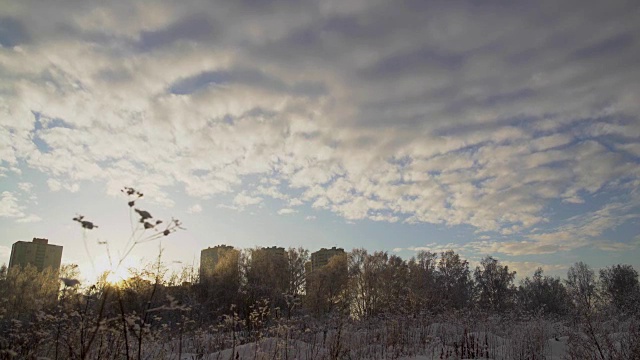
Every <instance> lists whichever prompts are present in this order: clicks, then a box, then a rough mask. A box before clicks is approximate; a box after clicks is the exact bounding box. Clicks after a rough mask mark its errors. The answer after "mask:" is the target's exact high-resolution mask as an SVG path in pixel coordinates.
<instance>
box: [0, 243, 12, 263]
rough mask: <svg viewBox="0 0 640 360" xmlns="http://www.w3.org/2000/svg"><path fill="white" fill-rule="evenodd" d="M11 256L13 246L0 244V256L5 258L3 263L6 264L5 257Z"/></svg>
mask: <svg viewBox="0 0 640 360" xmlns="http://www.w3.org/2000/svg"><path fill="white" fill-rule="evenodd" d="M10 256H11V248H10V247H8V246H4V245H0V258H1V259H3V260H2V263H3V264H6V263H5V261H6V260H4V259H9V258H10Z"/></svg>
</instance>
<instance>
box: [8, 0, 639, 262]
mask: <svg viewBox="0 0 640 360" xmlns="http://www.w3.org/2000/svg"><path fill="white" fill-rule="evenodd" d="M363 4H364V3H363ZM20 6H22V9H21V8H20ZM20 6H18V7H16V8H14V9H11V11H10V12H9V13H8V14H7V16H12V17H15V19H16V21H18V22H20V23H24V24H29V33H30V35H31V36H30V37H25V38H24V39H25V40H24V41H25V44H18V46H11V47H3V48H2V49H0V50H1V51H0V61H1V62H2V64H3V68H4V71H3V72H2V74H0V83H2V84H9V85H6V86H5V88H6V89H5V90H6V91H5V92H3V93H5V94H6V96H3V98H2V99H0V127H1V130H2V131H0V158H2V159H3V160H4V161H6V162H7V164H9V165H3V166H9V167H10V168H11V169H12V170H11V171H20V169H19V168H17V167H16V166H17V164H21V163H23V164H26V165H24V166H26V167H29V168H32V169H35V170H37V171H40V172H42V173H44V174H45V175H47V176H49V177H50V178H49V179H48V180H47V185H48V187H49V189H50V190H51V191H60V190H62V189H66V190H68V191H71V192H75V191H78V190H79V186H80V184H81V183H82V182H83V181H92V182H104V183H106V184H107V188H108V189H109V191H110V192H112V191H114V189H115V191H117V189H119V188H120V187H121V186H122V184H131V185H133V184H139V185H140V186H139V187H140V188H144V189H145V191H146V192H148V193H149V199H151V200H152V201H155V202H157V203H160V204H163V205H164V206H167V207H169V206H172V205H173V202H172V201H171V200H170V199H169V196H168V193H167V189H169V188H172V187H182V188H184V190H185V192H186V193H187V194H188V195H190V196H192V197H196V198H207V197H210V196H213V195H216V194H220V193H230V192H231V193H233V194H232V196H235V197H234V199H233V203H232V207H234V208H237V209H243V208H244V207H247V206H252V205H257V204H261V203H262V201H263V197H265V198H266V197H271V198H274V199H279V200H283V201H285V202H287V206H289V207H295V206H300V205H303V204H305V203H306V204H310V205H312V207H314V208H320V209H326V210H329V211H332V212H334V213H336V214H338V215H340V216H342V217H344V218H345V219H347V220H361V219H369V220H373V221H386V222H398V221H404V222H407V223H419V222H427V223H434V224H443V225H447V226H455V225H470V226H473V227H475V228H476V229H477V230H479V231H495V232H498V233H501V234H503V235H504V234H509V235H514V236H518V235H520V236H521V237H523V241H510V242H501V243H498V242H488V241H486V240H489V239H487V238H484V237H480V238H479V240H482V241H485V242H477V243H475V244H474V246H476V247H478V248H481V249H493V250H496V251H505V252H506V253H509V254H516V253H531V252H538V253H539V252H543V253H545V252H554V251H559V250H562V249H570V248H576V247H579V246H584V244H585V242H581V241H577V240H571V241H568V242H565V243H561V244H560V243H558V242H557V240H551V239H552V238H554V237H555V238H556V239H558V238H560V239H569V238H571V239H573V237H579V236H581V235H583V234H587V235H589V234H588V233H589V226H588V225H586V224H585V225H581V226H578V227H575V228H559V229H556V230H557V231H546V232H544V233H541V234H533V235H531V234H530V229H532V228H533V227H536V226H541V227H544V226H545V224H546V223H547V222H548V221H549V220H550V219H549V217H550V215H549V212H548V211H547V210H548V207H549V206H550V205H551V204H553V203H554V201H556V200H560V201H563V202H564V203H565V204H567V205H570V204H580V203H584V202H586V201H588V198H589V196H591V195H594V194H598V193H600V192H606V193H607V194H609V193H616V192H622V193H624V194H627V193H628V192H629V191H632V190H629V189H630V187H629V186H627V187H625V185H624V183H625V181H627V182H628V183H630V184H633V183H636V182H638V181H640V167H639V166H638V161H637V154H638V153H639V152H638V151H639V150H638V149H639V148H640V147H639V146H640V144H639V143H638V141H637V138H638V136H639V135H638V134H640V126H639V125H638V124H640V122H638V121H637V116H638V115H637V114H638V113H639V111H640V109H639V108H638V105H637V102H636V101H634V99H636V98H637V97H638V96H637V94H638V93H640V87H639V85H638V82H637V81H634V79H635V76H634V75H635V73H634V71H635V70H634V68H633V66H618V65H619V64H620V63H622V64H624V63H625V61H627V60H625V59H634V58H636V57H637V56H636V55H637V49H636V48H637V47H634V46H632V45H631V46H630V45H629V44H633V41H632V40H628V39H626V38H625V37H624V34H628V33H633V31H635V27H634V25H630V24H635V22H634V21H633V20H634V19H633V12H631V11H626V10H625V9H624V8H613V9H611V10H610V11H611V12H612V13H615V14H617V15H618V16H612V17H611V19H615V20H611V19H609V18H603V17H602V16H600V14H601V9H600V5H597V4H591V3H590V4H587V5H585V6H582V7H581V11H582V12H581V16H580V17H578V18H576V19H574V21H572V22H571V23H569V24H567V23H566V21H565V20H566V19H565V17H564V16H563V14H564V12H565V11H567V12H568V11H569V10H568V9H560V11H559V12H558V13H555V12H548V10H547V9H546V8H544V7H541V8H539V9H535V12H536V14H532V16H527V15H528V14H522V13H519V12H518V11H519V10H518V9H517V8H512V7H498V8H493V7H489V8H488V9H486V10H484V9H476V8H469V7H467V6H466V5H460V6H452V7H448V6H443V7H442V8H438V9H433V10H434V11H426V12H425V14H427V15H426V16H427V18H424V19H422V18H421V19H417V18H416V17H415V16H413V13H412V12H409V11H407V10H406V9H403V8H401V7H395V8H389V7H386V6H382V7H378V6H373V5H369V4H364V5H358V6H352V5H349V4H346V5H344V6H340V7H336V8H334V7H321V9H320V10H319V9H318V8H317V7H316V6H315V5H312V6H310V7H309V8H306V7H305V6H306V5H301V8H297V7H296V8H295V9H294V8H293V7H292V8H289V7H287V6H282V7H279V8H278V9H277V11H274V12H272V13H269V14H263V13H260V12H253V11H250V10H249V9H246V8H244V7H243V6H242V5H239V6H237V7H236V6H234V7H224V9H223V10H221V11H213V10H210V9H196V8H191V7H189V6H182V5H180V6H179V5H176V4H174V3H171V2H163V1H158V2H154V3H153V4H134V5H124V6H109V5H105V6H101V7H100V8H99V9H98V8H95V7H92V6H91V5H88V6H87V7H82V8H77V7H74V6H71V5H66V4H59V5H58V4H57V5H56V6H43V7H41V6H38V8H37V9H33V6H29V5H28V4H27V5H20ZM27 9H28V10H29V11H26V10H27ZM318 11H321V12H322V16H314V15H317V12H318ZM571 11H573V10H572V9H571ZM345 12H346V14H348V16H345ZM27 13H28V14H29V16H28V17H25V16H24V15H23V14H27ZM191 13H196V14H197V16H196V17H191V15H190V14H191ZM352 17H353V18H356V19H359V20H358V21H353V22H350V20H348V19H351V18H352ZM33 19H37V20H38V21H33ZM133 19H135V21H134V20H133ZM237 19H242V20H241V21H237ZM333 19H341V20H340V21H338V22H337V23H340V24H341V23H342V21H345V22H348V26H335V25H336V22H334V21H332V20H333ZM345 19H346V20H345ZM380 19H397V20H396V21H398V23H394V22H393V21H391V22H388V21H385V22H384V24H385V25H383V26H382V27H380V26H379V24H381V23H382V22H381V21H380ZM505 19H507V20H505ZM514 19H518V20H514ZM539 19H545V24H544V26H540V23H539ZM58 24H68V26H66V27H64V28H65V30H64V32H63V33H61V32H60V31H61V30H60V29H61V28H60V26H59V25H58ZM594 24H596V25H597V26H594ZM400 25H401V26H400ZM25 26H26V25H25ZM218 28H224V29H225V31H223V32H221V33H218V32H216V31H213V30H212V29H214V30H215V29H218ZM434 28H436V29H450V28H455V29H460V30H461V31H454V32H450V31H444V32H443V31H433V29H434ZM317 29H324V30H323V31H322V32H318V31H316V30H317ZM601 29H606V31H602V30H601ZM212 31H213V32H212ZM214 33H215V36H212V34H214ZM300 33H304V34H306V36H309V39H307V40H308V41H305V42H304V44H302V43H301V42H300V41H299V34H300ZM381 34H384V35H381ZM620 34H622V35H620ZM618 36H622V37H621V38H619V39H618ZM550 38H563V39H565V40H566V41H565V45H563V46H558V45H557V44H556V43H555V42H553V41H548V39H550ZM26 39H29V40H26ZM88 39H91V40H90V41H88ZM616 39H617V40H616ZM625 39H626V40H625ZM609 43H613V44H614V45H615V44H618V46H621V48H619V49H618V50H617V51H606V52H605V51H601V52H598V49H601V48H605V49H606V44H609ZM363 44H367V45H366V46H363ZM566 44H569V45H566ZM620 44H622V45H620ZM625 44H626V45H625ZM496 47H499V48H500V49H501V51H500V52H496V51H495V48H496ZM433 49H438V50H437V51H434V50H433ZM531 49H534V50H535V51H531ZM123 54H124V55H126V56H127V58H128V59H131V61H127V62H124V63H123V62H114V61H113V59H114V58H120V57H121V56H123ZM549 59H556V60H554V61H550V60H549ZM602 68H608V69H611V71H607V72H606V73H603V72H602V71H599V69H602ZM18 79H19V81H17V80H18ZM3 89H4V88H3ZM584 89H596V90H594V91H590V92H588V93H585V91H584ZM597 89H604V90H602V91H599V90H597ZM172 91H173V93H172ZM425 99H427V101H425ZM78 109H81V110H82V111H78ZM34 113H37V114H39V115H38V116H39V121H40V124H39V126H36V124H35V121H36V119H35V116H34ZM35 139H37V140H38V141H37V142H36V141H35ZM36 143H37V145H36ZM634 156H635V157H634ZM20 166H22V165H20ZM1 173H3V174H4V173H5V171H2V172H1ZM0 176H1V175H0ZM256 179H257V180H256ZM254 183H258V184H259V185H257V186H255V185H254ZM24 186H25V189H26V188H28V191H31V190H32V188H31V187H29V186H28V185H24ZM136 186H138V185H136ZM23 190H24V189H23ZM24 191H27V190H24ZM300 193H301V194H302V195H301V196H299V197H298V196H294V194H300ZM2 201H3V204H2V206H3V210H2V211H3V212H4V213H5V214H12V215H11V217H21V216H24V214H23V213H22V212H21V211H23V210H21V209H20V207H19V206H18V204H17V200H15V199H13V200H12V199H11V198H7V199H6V200H5V197H4V196H3V199H2ZM610 202H613V200H611V201H610ZM191 210H195V208H192V209H191ZM18 213H19V214H20V215H17V214H18ZM623 219H625V220H628V219H629V218H628V217H623ZM574 221H575V219H574V220H571V221H570V222H574ZM596 223H597V224H598V227H599V228H600V229H606V228H607V227H608V226H609V227H611V226H615V224H619V222H616V221H597V222H596ZM599 231H600V233H602V231H601V230H599ZM529 235H531V236H529ZM589 236H591V235H589ZM545 239H546V240H545Z"/></svg>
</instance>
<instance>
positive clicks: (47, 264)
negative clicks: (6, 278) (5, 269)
mask: <svg viewBox="0 0 640 360" xmlns="http://www.w3.org/2000/svg"><path fill="white" fill-rule="evenodd" d="M61 262H62V246H60V245H53V244H49V240H48V239H40V238H33V241H31V242H28V241H17V242H15V243H14V244H13V246H12V247H11V258H10V259H9V268H12V267H14V266H21V267H25V266H27V265H33V266H35V267H36V268H37V269H38V270H39V271H42V270H44V269H45V268H51V269H53V270H59V269H60V263H61Z"/></svg>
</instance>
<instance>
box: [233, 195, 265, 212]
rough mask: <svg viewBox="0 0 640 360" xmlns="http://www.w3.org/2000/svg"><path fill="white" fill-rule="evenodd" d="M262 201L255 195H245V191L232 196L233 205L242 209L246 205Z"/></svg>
mask: <svg viewBox="0 0 640 360" xmlns="http://www.w3.org/2000/svg"><path fill="white" fill-rule="evenodd" d="M260 203H262V198H261V197H257V196H250V195H247V194H246V193H245V192H241V193H239V194H238V195H236V197H234V198H233V205H234V206H235V207H236V208H237V209H239V210H242V209H244V208H245V207H247V206H251V205H258V204H260Z"/></svg>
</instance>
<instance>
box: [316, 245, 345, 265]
mask: <svg viewBox="0 0 640 360" xmlns="http://www.w3.org/2000/svg"><path fill="white" fill-rule="evenodd" d="M341 254H344V249H342V248H336V247H335V246H334V247H332V248H331V249H325V248H322V249H320V250H318V251H316V252H314V253H312V254H311V269H310V270H311V271H313V270H316V269H319V268H321V267H323V266H326V265H327V264H328V263H329V259H331V258H332V257H334V256H336V255H341Z"/></svg>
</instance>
